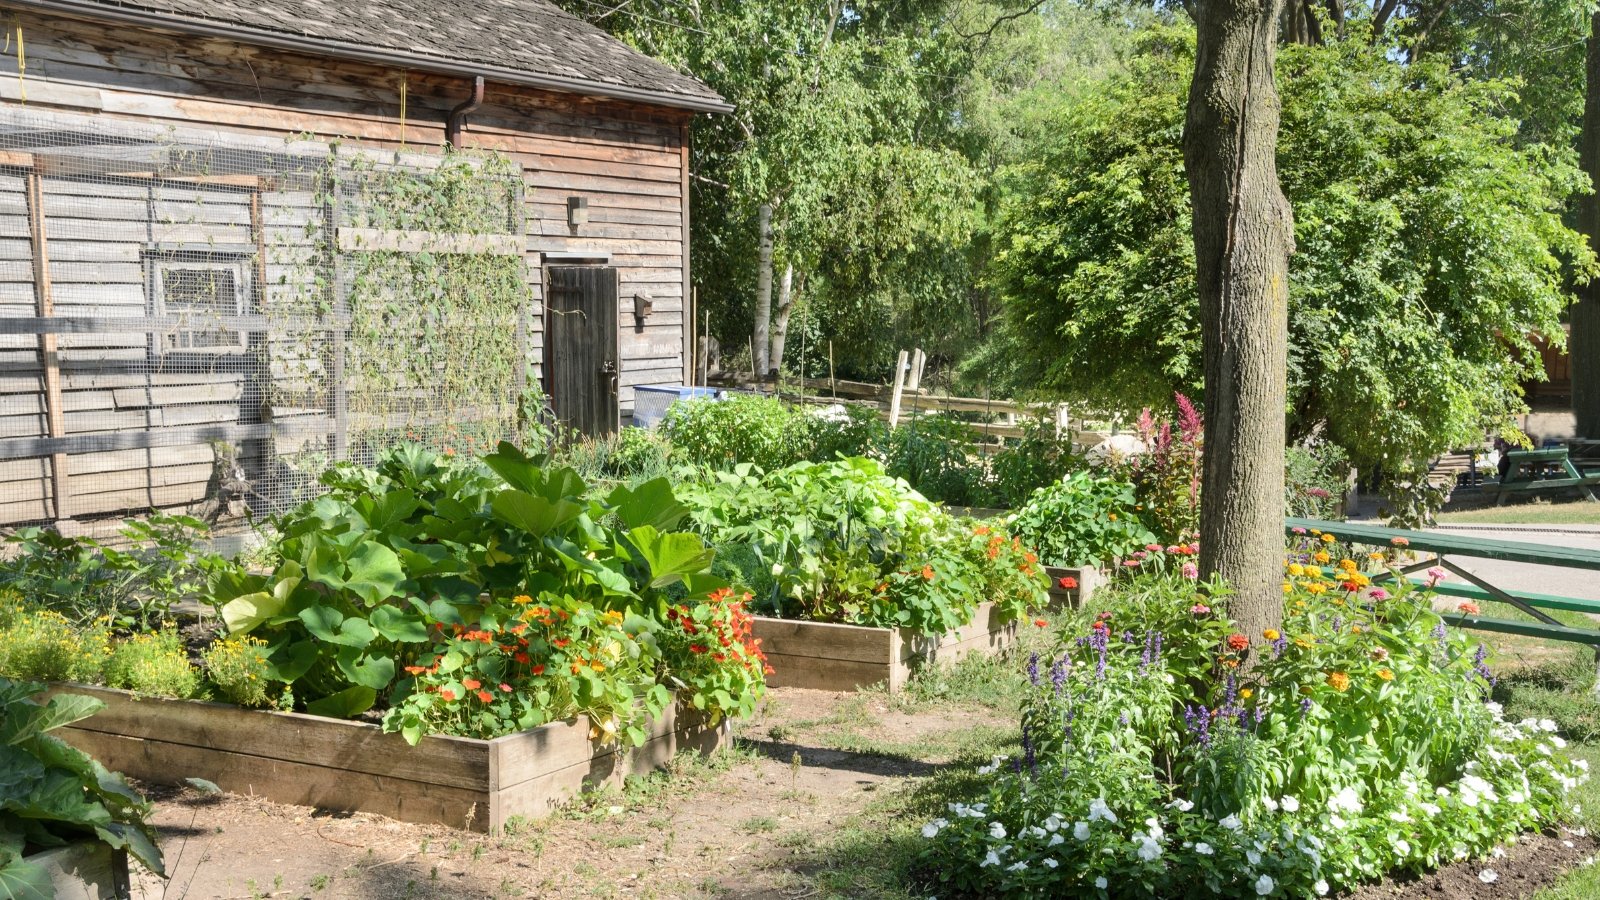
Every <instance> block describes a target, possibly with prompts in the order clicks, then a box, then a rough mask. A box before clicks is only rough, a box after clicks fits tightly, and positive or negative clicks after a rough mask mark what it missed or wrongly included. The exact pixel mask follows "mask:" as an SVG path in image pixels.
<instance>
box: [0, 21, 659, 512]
mask: <svg viewBox="0 0 1600 900" xmlns="http://www.w3.org/2000/svg"><path fill="white" fill-rule="evenodd" d="M15 19H16V24H17V25H18V26H19V27H20V29H21V32H22V34H23V35H24V36H25V40H26V47H27V67H26V77H25V78H23V77H19V74H18V71H17V59H16V56H15V54H14V52H13V53H10V54H8V55H5V56H0V106H8V107H13V108H16V107H17V106H19V105H22V104H24V102H25V105H26V107H27V108H29V109H40V110H61V111H70V112H74V113H80V114H81V113H89V114H92V115H95V116H99V117H105V118H108V119H115V120H119V121H126V122H139V123H154V124H157V125H164V124H173V125H178V126H182V127H186V128H193V127H195V126H215V128H216V129H217V130H218V131H219V132H224V133H236V134H241V135H250V136H253V137H273V138H280V139H282V138H287V137H290V136H295V135H303V134H313V135H317V136H318V137H322V138H337V139H341V140H346V141H350V142H352V143H356V144H360V145H365V146H370V147H375V148H383V149H399V148H402V147H404V148H406V149H408V150H410V151H414V152H416V151H421V152H429V151H431V150H433V149H434V148H437V147H439V146H440V145H441V144H442V142H443V138H444V121H445V118H446V115H447V113H448V111H449V110H450V109H451V108H452V107H453V106H455V105H456V104H458V103H460V102H461V101H462V100H463V99H465V98H466V96H467V94H468V92H469V90H470V81H469V80H468V79H465V78H462V79H453V78H446V77H442V76H437V75H430V74H422V73H416V72H410V73H407V72H403V71H399V70H394V69H385V68H382V67H377V66H372V65H367V64H363V63H354V62H346V61H339V60H333V59H325V58H319V57H313V56H296V55H292V54H286V53H282V52H279V51H274V50H267V49H259V48H253V47H249V46H242V45H238V44H234V43H230V42H226V41H218V40H207V39H200V38H195V37H191V36H181V35H174V34H164V33H159V32H155V31H135V30H132V29H128V28H124V27H120V26H117V27H108V26H103V25H98V24H95V23H92V22H88V21H78V20H74V19H67V18H59V17H49V16H42V15H37V14H32V13H27V12H23V13H18V14H16V16H15ZM402 96H403V97H404V101H403V102H404V105H403V107H402ZM24 98H25V101H24ZM402 109H403V114H402ZM688 117H689V114H688V113H686V112H683V111H679V110H672V109H667V108H654V107H646V106H641V105H636V104H629V103H622V102H615V101H607V100H602V99H591V98H583V97H577V96H572V95H565V94H557V93H549V92H541V91H535V90H531V89H524V88H516V87H510V86H505V85H496V84H493V83H491V84H490V85H489V86H488V90H487V93H486V98H485V103H484V105H483V106H482V107H481V108H480V109H479V110H478V111H476V112H474V113H473V114H472V115H471V116H470V117H469V118H468V127H467V129H466V131H465V132H464V134H463V139H462V143H463V144H464V145H465V146H468V147H480V148H486V149H493V150H497V151H500V152H503V153H505V154H507V155H508V156H510V157H511V158H513V159H514V160H516V161H517V162H518V163H519V164H520V165H521V167H522V169H523V180H524V184H525V191H524V201H525V208H526V218H525V229H524V233H525V238H526V243H525V248H524V257H525V262H526V272H527V283H528V286H529V298H530V302H529V306H528V321H527V331H528V353H529V359H530V362H532V363H533V364H535V365H536V366H537V365H538V364H539V362H540V360H541V359H542V356H543V354H542V339H543V331H544V328H543V310H542V299H543V285H542V277H541V271H542V269H541V266H542V264H543V262H544V257H543V254H546V253H573V252H594V253H600V254H607V255H608V256H609V262H610V264H611V265H613V266H615V267H617V268H618V269H619V270H620V273H621V291H620V295H621V302H620V303H619V304H618V306H619V309H618V317H619V321H618V329H619V350H620V356H621V374H620V377H619V386H620V394H621V397H620V400H621V406H622V410H623V416H624V417H626V416H627V415H628V414H629V413H630V411H631V408H632V401H633V388H634V386H636V385H650V384H676V383H681V382H682V380H683V377H684V366H685V362H684V359H685V353H684V347H685V337H684V318H685V311H684V307H685V302H684V301H685V295H686V290H685V286H686V284H687V282H688V275H689V273H688V264H687V258H686V253H687V247H688V243H687V228H688V220H687V204H688V191H687V177H688V175H687V159H688V157H687V151H686V147H685V141H686V140H687V133H688V132H687V122H688ZM0 162H4V160H3V159H0ZM24 178H25V176H24V174H23V170H21V169H15V170H13V169H5V168H0V316H34V315H38V312H37V311H36V303H35V300H36V298H35V291H34V281H35V279H34V273H33V270H32V253H31V249H30V243H29V236H30V235H29V220H28V212H27V207H26V201H25V195H24V189H25V188H24ZM43 192H44V196H45V201H44V206H45V212H46V216H47V233H48V240H49V248H50V260H49V266H48V270H49V276H50V278H51V280H52V282H53V285H52V291H53V296H54V301H55V311H54V312H55V314H56V315H100V316H109V315H129V316H138V315H145V314H146V311H147V310H148V308H149V298H148V297H147V296H146V294H147V289H146V275H145V272H144V267H143V265H142V262H141V260H142V257H141V253H142V252H143V248H145V247H146V246H148V244H149V243H150V242H151V241H152V240H155V241H160V240H170V241H180V240H182V241H190V240H193V241H216V242H226V243H242V244H247V243H250V242H251V241H253V240H255V239H256V238H257V237H258V236H260V235H257V234H256V233H255V229H252V227H251V222H252V210H251V207H250V203H251V200H250V197H251V192H249V191H237V190H235V191H230V190H227V189H226V188H225V187H221V186H219V187H210V186H195V185H190V186H188V187H184V186H181V185H163V186H162V187H161V188H160V190H159V191H154V192H153V191H152V190H151V188H150V187H149V186H147V185H141V184H138V183H135V182H134V181H132V180H129V181H128V182H126V183H113V184H110V185H109V186H108V185H107V184H106V183H104V182H89V181H84V180H73V179H71V178H61V177H55V178H52V177H45V178H44V179H43ZM570 196H581V197H585V198H587V199H588V210H589V222H588V223H587V224H586V225H582V226H579V227H577V228H569V227H568V225H567V203H566V201H567V198H568V197H570ZM260 197H261V199H260V201H259V202H260V204H261V208H260V209H259V210H257V211H255V213H254V214H255V215H259V216H260V217H261V228H260V231H261V233H262V235H264V236H265V241H266V243H268V244H271V245H275V246H277V247H279V248H280V250H281V249H282V248H284V247H290V245H291V244H292V241H293V237H292V236H293V234H294V233H295V232H296V231H297V230H299V229H302V228H303V225H304V220H305V218H306V217H307V216H310V215H314V214H315V209H314V208H313V205H312V200H311V198H310V197H309V196H308V195H305V194H303V193H296V192H293V191H283V192H271V191H268V192H263V193H262V194H261V195H260ZM156 232H159V233H156ZM274 252H275V253H277V252H279V251H274ZM277 265H278V262H277V261H273V260H272V259H271V254H269V261H268V264H267V266H266V271H265V272H264V273H263V274H265V275H266V278H265V285H266V288H265V290H266V294H267V295H266V296H264V297H263V298H262V302H263V304H267V303H270V302H272V296H271V295H272V292H273V290H274V288H273V286H274V285H275V284H276V282H277V280H278V277H277V276H278V275H279V274H280V273H279V271H278V270H277V269H276V268H275V266H277ZM636 293H647V294H649V295H650V296H651V298H652V299H653V301H654V312H653V314H652V315H651V316H650V317H649V319H648V320H647V321H646V322H645V323H644V324H642V325H639V324H637V323H636V321H635V319H634V317H633V303H632V298H633V296H634V294H636ZM147 340H148V336H147V335H146V334H144V333H128V334H63V335H61V336H60V338H59V341H60V351H59V359H60V365H61V371H62V386H61V390H62V401H63V405H64V421H63V422H62V423H61V424H62V425H63V426H64V428H65V434H67V435H69V436H70V435H75V434H83V433H90V432H95V431H120V430H125V429H133V430H138V429H150V428H161V427H172V426H193V425H205V424H211V423H245V422H254V421H258V418H257V417H258V415H259V409H252V408H249V407H251V406H252V404H256V405H258V404H259V397H258V396H257V395H256V393H255V392H252V391H251V390H250V386H249V385H248V384H247V383H246V378H245V376H243V375H240V374H238V373H229V372H227V371H223V369H225V368H226V367H225V366H219V367H218V369H219V370H218V371H214V372H200V373H197V372H192V371H186V372H183V373H172V374H165V373H164V374H157V375H149V374H127V373H126V368H127V367H126V365H123V366H122V367H121V368H122V369H123V371H122V372H119V371H118V370H119V363H122V364H127V363H131V362H133V361H135V360H142V359H144V358H145V356H146V354H147V348H146V342H147ZM46 407H47V403H46V392H45V387H44V384H43V372H42V371H41V368H40V366H39V345H38V341H37V339H36V338H34V337H30V336H27V335H5V336H0V439H4V438H7V437H48V436H50V435H51V431H50V423H49V421H48V418H49V417H48V415H47V411H48V410H47V408H46ZM289 412H291V411H288V410H283V411H279V413H280V415H281V414H285V413H289ZM307 412H309V411H307ZM247 452H248V451H247ZM67 464H68V470H69V471H70V472H72V473H73V474H75V475H77V474H83V475H85V476H88V475H96V476H102V477H94V478H86V479H84V481H85V484H84V485H83V487H82V489H81V490H76V489H75V490H74V491H73V492H72V494H71V497H70V499H69V500H68V502H67V503H66V505H65V508H64V509H60V510H57V509H54V508H53V507H54V504H53V503H52V501H51V491H52V485H51V460H50V458H49V457H48V456H44V457H36V458H27V459H16V458H13V459H6V460H0V525H4V524H9V523H15V522H19V521H25V520H36V519H52V518H67V517H74V518H85V517H95V516H103V515H111V514H115V513H118V512H120V511H124V510H138V509H142V508H147V507H150V506H165V507H173V506H182V505H185V504H190V503H194V502H196V501H199V500H201V499H202V498H203V497H204V495H205V492H206V486H207V482H208V481H209V480H210V478H211V475H212V450H211V448H210V447H209V446H208V445H207V444H204V443H195V444H188V445H183V446H175V447H160V448H156V449H134V450H118V451H115V452H96V453H92V454H75V455H72V456H71V457H70V458H69V459H68V460H67ZM118 473H121V474H120V475H119V474H118Z"/></svg>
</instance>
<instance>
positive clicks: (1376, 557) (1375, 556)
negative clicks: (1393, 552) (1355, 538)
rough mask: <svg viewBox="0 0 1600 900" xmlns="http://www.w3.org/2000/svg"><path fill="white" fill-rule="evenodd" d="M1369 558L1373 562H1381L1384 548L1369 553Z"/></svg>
mask: <svg viewBox="0 0 1600 900" xmlns="http://www.w3.org/2000/svg"><path fill="white" fill-rule="evenodd" d="M1367 559H1370V560H1372V561H1373V562H1379V561H1381V560H1382V559H1383V551H1382V550H1374V551H1372V552H1371V553H1368V554H1367Z"/></svg>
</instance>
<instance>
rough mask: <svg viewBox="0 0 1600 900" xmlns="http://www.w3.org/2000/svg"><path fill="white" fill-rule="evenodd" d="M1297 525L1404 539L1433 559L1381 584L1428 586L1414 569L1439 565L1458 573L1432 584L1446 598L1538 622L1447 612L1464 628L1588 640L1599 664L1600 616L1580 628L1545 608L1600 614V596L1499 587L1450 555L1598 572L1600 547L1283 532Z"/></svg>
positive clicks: (1370, 540) (1419, 534) (1380, 542)
mask: <svg viewBox="0 0 1600 900" xmlns="http://www.w3.org/2000/svg"><path fill="white" fill-rule="evenodd" d="M1297 528H1298V529H1303V530H1305V531H1311V530H1317V531H1322V532H1326V533H1328V534H1331V535H1333V536H1334V537H1335V538H1337V539H1339V540H1342V541H1344V542H1345V543H1349V544H1363V545H1368V546H1373V547H1393V546H1396V545H1395V539H1396V538H1399V539H1402V540H1403V541H1404V542H1405V543H1404V547H1405V548H1406V549H1407V550H1411V551H1421V552H1424V553H1430V554H1432V558H1430V559H1427V560H1424V561H1421V562H1417V563H1413V564H1411V565H1407V566H1404V567H1402V568H1400V569H1399V570H1397V572H1395V573H1393V574H1390V575H1388V576H1386V577H1385V578H1380V579H1377V581H1378V582H1380V583H1381V582H1382V581H1385V580H1388V579H1391V578H1393V577H1395V575H1398V576H1399V577H1401V578H1406V579H1407V580H1409V581H1410V582H1411V583H1412V584H1416V585H1420V586H1426V585H1427V581H1426V580H1425V579H1422V578H1418V577H1415V575H1414V573H1416V572H1420V571H1422V570H1424V569H1429V568H1432V567H1434V566H1438V567H1440V568H1443V569H1445V570H1446V571H1448V572H1451V573H1452V574H1454V575H1456V576H1457V577H1458V578H1460V579H1461V581H1459V582H1455V581H1447V582H1441V583H1439V584H1437V585H1435V586H1434V588H1433V591H1434V593H1437V594H1442V595H1444V596H1447V597H1461V598H1463V599H1469V600H1482V601H1493V602H1497V603H1505V604H1509V605H1511V606H1514V607H1516V608H1517V609H1520V610H1522V611H1523V612H1525V613H1527V614H1528V615H1529V616H1532V617H1533V618H1534V619H1535V620H1536V621H1533V622H1523V621H1517V620H1514V619H1500V618H1494V617H1490V616H1483V615H1473V614H1470V613H1462V612H1452V613H1445V614H1444V619H1445V621H1446V622H1449V623H1450V624H1451V625H1455V626H1457V627H1460V628H1472V629H1476V630H1478V631H1492V632H1496V633H1500V634H1514V635H1521V636H1523V637H1536V638H1544V639H1547V640H1553V641H1567V642H1569V643H1577V644H1586V645H1588V646H1590V647H1594V648H1595V659H1596V664H1597V665H1600V619H1597V620H1596V623H1595V626H1596V627H1595V628H1592V629H1591V628H1576V627H1573V626H1571V625H1567V624H1565V623H1563V622H1560V621H1557V620H1556V619H1555V618H1554V617H1552V616H1551V615H1549V614H1548V613H1546V612H1545V610H1564V611H1567V612H1580V613H1584V614H1587V615H1592V616H1600V600H1584V599H1580V598H1577V597H1557V596H1554V595H1551V594H1536V593H1532V592H1529V591H1518V590H1511V589H1505V588H1500V587H1497V586H1495V585H1493V584H1490V583H1489V582H1487V581H1485V580H1484V579H1483V578H1481V577H1479V576H1477V575H1474V574H1473V573H1471V572H1468V571H1467V570H1465V569H1463V568H1461V567H1460V566H1458V565H1456V564H1455V563H1454V562H1452V561H1451V559H1450V558H1451V557H1468V558H1472V559H1492V560H1500V561H1502V562H1517V563H1531V564H1534V565H1541V566H1558V567H1562V568H1572V569H1585V570H1588V571H1592V572H1600V550H1586V549H1583V548H1578V547H1554V546H1550V545H1548V544H1530V543H1525V542H1522V541H1502V540H1496V539H1492V538H1482V537H1474V536H1471V535H1454V534H1438V533H1433V532H1425V531H1406V530H1403V529H1399V528H1384V527H1382V526H1378V525H1354V524H1350V523H1347V522H1326V521H1322V520H1320V519H1293V518H1291V519H1286V520H1284V530H1285V531H1287V532H1290V533H1293V532H1294V531H1295V529H1297ZM1596 690H1597V691H1600V682H1597V684H1596Z"/></svg>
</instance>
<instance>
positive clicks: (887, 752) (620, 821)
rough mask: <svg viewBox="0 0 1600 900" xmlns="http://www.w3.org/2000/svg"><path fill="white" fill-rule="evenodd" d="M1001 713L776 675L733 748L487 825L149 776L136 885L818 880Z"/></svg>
mask: <svg viewBox="0 0 1600 900" xmlns="http://www.w3.org/2000/svg"><path fill="white" fill-rule="evenodd" d="M1014 721H1015V717H1014V716H1002V715H1000V714H998V713H996V712H994V711H991V710H988V709H985V708H983V707H970V708H968V707H960V706H951V705H944V706H940V707H938V708H936V709H921V710H918V711H915V712H903V711H898V710H896V709H895V708H894V706H893V705H892V704H891V703H890V701H889V700H888V698H886V697H884V696H882V695H876V694H866V695H845V694H833V693H826V692H820V691H802V690H793V689H781V690H775V691H773V692H772V694H771V696H770V698H769V700H768V702H767V705H766V708H765V710H764V712H763V714H762V715H761V717H760V718H758V719H756V720H754V721H752V722H750V723H747V724H745V725H744V726H743V727H741V728H740V729H739V735H740V738H741V739H740V741H739V744H738V747H737V749H736V750H734V751H731V752H728V753H725V754H723V755H722V756H721V757H719V758H717V759H714V760H711V761H708V762H695V761H688V760H684V761H682V763H681V764H680V765H679V766H677V767H676V768H675V770H674V771H672V772H670V773H667V774H665V775H662V776H657V777H655V778H652V779H649V780H646V781H643V782H640V783H637V784H635V785H633V786H632V787H630V788H629V790H627V791H626V792H621V793H612V794H607V795H598V796H595V797H591V798H587V799H586V800H585V801H583V802H581V803H579V804H577V805H575V806H573V807H572V808H570V809H568V810H567V811H566V812H564V813H563V814H561V815H559V816H557V817H554V818H551V819H548V820H545V821H541V822H538V823H534V824H532V825H529V826H527V827H526V828H525V829H523V830H521V831H520V832H519V833H516V834H510V835H506V836H503V837H499V838H490V837H487V836H484V835H478V834H471V833H468V832H462V831H456V830H453V829H449V828H444V827H436V826H417V825H407V824H403V823H399V822H394V821H391V820H388V819H384V818H381V817H377V816H368V815H362V814H358V815H348V816H345V815H333V814H327V813H320V812H316V811H313V810H310V809H305V808H301V807H288V806H279V805H275V804H270V803H266V802H264V801H261V800H257V799H252V798H249V797H240V796H233V795H223V796H209V797H207V796H201V795H199V794H198V793H196V792H194V791H183V792H181V793H173V792H168V793H167V794H165V795H163V794H160V793H155V791H154V790H153V793H155V796H156V797H157V798H158V802H157V810H156V822H157V824H158V826H159V827H160V829H161V832H162V835H163V849H164V852H165V853H166V857H167V864H168V869H169V871H170V872H171V874H172V878H171V879H170V881H169V882H168V883H165V884H163V883H162V882H160V881H159V880H157V879H154V878H152V877H149V876H146V877H145V878H144V879H143V880H142V881H141V882H140V883H139V884H138V885H137V886H136V889H135V892H134V896H135V897H136V898H144V900H153V898H163V900H180V898H191V900H200V898H207V900H213V898H239V900H254V898H268V897H271V898H302V897H305V898H333V897H340V898H372V900H398V898H434V897H438V898H445V897H448V898H479V897H539V898H576V897H640V898H644V897H686V898H694V897H737V898H787V900H795V898H800V897H809V896H826V895H827V891H826V890H825V889H823V888H820V887H818V879H825V878H826V876H827V875H828V873H827V872H826V871H825V870H826V869H827V867H828V865H829V863H828V862H827V861H826V854H824V853H819V850H821V849H822V848H825V847H826V845H827V844H828V843H829V841H831V840H832V839H833V837H834V835H836V834H837V833H838V832H839V830H840V829H842V828H845V827H846V826H847V825H849V824H850V823H851V822H852V821H853V820H855V818H856V817H858V816H860V815H861V814H862V813H863V811H864V810H866V809H867V807H868V805H869V804H870V803H872V801H873V800H875V799H876V798H879V797H882V796H884V795H886V794H888V793H890V792H893V791H896V790H899V789H901V788H902V787H904V786H906V785H907V784H909V783H911V781H912V780H914V779H919V778H922V777H925V776H927V775H929V774H931V773H932V772H933V771H935V770H936V768H937V767H938V766H939V765H940V764H942V763H945V762H948V761H949V760H950V759H951V758H953V757H954V756H955V755H957V754H959V753H961V752H965V751H967V750H970V749H971V742H972V740H973V738H974V736H978V737H979V738H982V737H983V736H984V735H986V734H987V735H989V736H990V738H991V739H998V736H1000V735H1004V734H1007V733H1009V730H1010V729H1011V728H1012V727H1013V723H1014Z"/></svg>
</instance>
